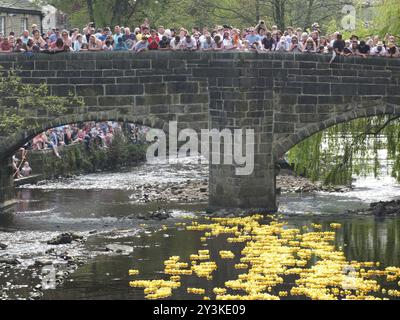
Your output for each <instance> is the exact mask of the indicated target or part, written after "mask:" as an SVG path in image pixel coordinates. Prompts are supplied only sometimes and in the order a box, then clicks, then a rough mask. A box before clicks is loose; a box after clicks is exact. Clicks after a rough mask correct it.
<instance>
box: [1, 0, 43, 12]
mask: <svg viewBox="0 0 400 320" xmlns="http://www.w3.org/2000/svg"><path fill="white" fill-rule="evenodd" d="M0 8H1V9H2V11H9V12H11V11H16V12H34V11H36V12H37V13H41V12H42V10H41V9H40V8H39V7H38V6H36V5H35V4H33V3H32V2H30V1H29V0H0Z"/></svg>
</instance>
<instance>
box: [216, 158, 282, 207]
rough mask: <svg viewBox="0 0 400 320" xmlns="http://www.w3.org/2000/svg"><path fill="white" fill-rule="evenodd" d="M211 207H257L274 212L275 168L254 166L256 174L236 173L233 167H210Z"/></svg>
mask: <svg viewBox="0 0 400 320" xmlns="http://www.w3.org/2000/svg"><path fill="white" fill-rule="evenodd" d="M209 179H210V182H209V183H210V193H209V205H210V208H242V209H257V212H260V213H269V212H275V211H276V210H277V205H276V192H275V179H276V176H275V167H274V166H262V165H260V164H257V163H256V165H255V169H254V172H253V174H251V175H248V176H237V175H235V168H234V167H233V166H226V165H219V166H211V167H210V177H209Z"/></svg>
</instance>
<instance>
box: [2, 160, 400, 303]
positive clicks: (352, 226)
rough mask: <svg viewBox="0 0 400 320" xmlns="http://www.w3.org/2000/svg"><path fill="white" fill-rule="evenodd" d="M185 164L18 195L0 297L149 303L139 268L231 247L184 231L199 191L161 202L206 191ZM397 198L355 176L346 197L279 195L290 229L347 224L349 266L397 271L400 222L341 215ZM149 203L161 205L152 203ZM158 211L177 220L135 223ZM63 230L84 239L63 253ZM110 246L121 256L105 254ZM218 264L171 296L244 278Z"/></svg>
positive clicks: (147, 270) (197, 170)
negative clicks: (209, 275) (134, 272)
mask: <svg viewBox="0 0 400 320" xmlns="http://www.w3.org/2000/svg"><path fill="white" fill-rule="evenodd" d="M189 160H190V159H189ZM189 160H186V161H182V162H179V163H175V164H169V165H166V164H159V165H149V164H143V165H140V166H138V167H135V168H132V169H129V170H126V171H124V172H119V173H96V174H90V175H84V176H78V177H75V178H71V179H62V180H54V181H48V182H42V183H40V184H38V185H29V186H24V187H22V188H20V189H18V198H19V203H18V205H17V206H16V207H15V208H14V209H13V211H11V212H9V213H4V214H2V215H0V243H3V244H6V245H7V248H6V249H5V250H1V251H0V258H4V257H7V258H16V259H17V260H18V264H17V265H10V264H0V289H1V290H0V298H2V299H27V298H34V299H144V294H143V289H139V288H131V287H130V286H129V281H131V280H132V276H129V275H128V270H129V269H132V268H135V269H139V270H140V279H154V278H157V279H161V278H163V268H164V264H163V262H164V261H165V260H167V259H168V258H169V257H171V256H181V257H189V255H190V254H193V253H195V252H196V251H197V250H199V249H202V248H207V249H208V250H210V251H212V252H218V251H220V250H225V248H226V246H227V245H226V241H225V240H226V239H223V238H215V239H210V241H207V244H205V243H204V242H202V241H201V239H200V236H199V234H198V233H196V232H192V231H187V230H185V227H184V226H183V225H182V224H189V223H190V221H191V219H194V218H195V217H198V216H201V214H204V208H205V207H206V202H205V199H206V197H204V196H203V197H196V196H195V194H200V193H199V192H198V190H196V192H197V193H193V195H192V196H191V197H186V198H185V200H186V201H182V198H181V197H180V196H179V193H177V196H176V197H175V198H173V197H169V198H168V197H167V198H166V197H164V198H160V199H158V198H157V196H158V194H162V192H163V191H165V190H167V189H172V190H174V188H175V186H181V187H183V188H184V187H185V186H187V185H190V184H194V185H195V188H199V186H204V185H205V184H206V180H207V167H206V166H203V165H199V164H193V163H192V162H191V161H189ZM154 185H156V186H157V188H154V187H152V186H154ZM399 195H400V186H399V185H397V184H396V182H395V181H394V180H393V179H392V178H390V177H383V178H381V180H376V179H373V178H371V177H367V178H360V179H357V180H356V181H355V183H354V189H352V190H351V191H349V192H346V193H329V194H328V193H323V192H317V193H313V194H308V195H306V194H283V195H281V196H280V198H279V204H280V209H279V212H280V213H281V214H282V217H281V219H282V220H284V221H285V222H287V223H288V227H293V228H299V229H301V228H303V227H304V226H310V225H312V224H321V225H322V230H328V229H329V226H330V224H331V223H339V224H341V227H340V228H339V229H338V230H336V236H335V241H334V243H335V246H336V247H337V248H341V250H343V252H344V254H345V256H346V259H348V260H349V261H350V260H357V261H374V262H379V263H380V264H381V267H385V266H396V267H399V266H400V248H399V246H400V217H397V216H391V217H379V218H378V217H374V216H360V215H346V214H344V213H345V211H346V210H347V209H349V208H351V209H357V208H364V207H367V206H368V205H369V203H370V202H373V201H380V200H391V199H396V198H398V197H399ZM152 197H153V198H156V199H157V201H156V202H154V201H153V202H152V201H149V200H148V199H152ZM159 208H163V209H166V210H167V211H169V212H170V214H171V218H169V219H166V220H162V221H159V220H142V219H138V215H140V214H141V213H144V212H149V211H156V210H158V209H159ZM201 219H202V218H201ZM63 232H75V233H77V234H79V235H81V236H83V237H84V238H85V239H87V240H86V241H74V242H72V244H65V245H60V246H53V245H48V244H47V243H46V242H47V241H48V240H50V239H52V238H54V237H56V236H57V235H59V234H60V233H63ZM110 244H117V245H120V246H122V247H121V248H122V249H120V250H119V251H117V252H115V250H114V251H113V250H108V251H106V249H105V248H106V246H107V245H110ZM242 247H243V246H241V245H240V244H238V245H235V246H231V250H232V251H233V252H236V253H237V254H239V253H240V250H241V249H242ZM125 249H126V250H125ZM215 260H216V261H217V264H218V266H219V267H218V271H216V272H215V274H214V277H213V280H212V281H207V280H206V279H204V278H199V277H194V276H192V277H188V278H187V279H185V280H184V281H185V286H182V288H179V289H177V290H175V291H174V294H173V296H172V298H173V299H193V298H201V296H193V295H189V294H187V292H186V291H185V289H184V288H186V287H188V286H190V287H200V288H206V290H207V292H208V291H211V290H212V288H214V287H221V286H223V285H224V282H225V281H227V280H232V279H235V278H236V277H237V276H238V274H240V271H239V270H235V269H234V268H232V267H229V265H228V262H227V261H226V260H223V259H219V258H218V257H215ZM49 274H50V275H51V274H52V276H51V277H50V278H49ZM47 278H48V279H50V280H46V279H47ZM52 279H53V280H52ZM44 280H46V281H47V282H46V281H45V282H44ZM52 281H53V282H54V281H55V282H54V283H52ZM55 284H58V285H57V286H55ZM381 284H382V285H384V283H383V282H382V283H381ZM287 285H289V283H288V284H287ZM385 285H386V284H385ZM397 289H398V288H397Z"/></svg>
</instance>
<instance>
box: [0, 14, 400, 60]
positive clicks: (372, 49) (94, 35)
mask: <svg viewBox="0 0 400 320" xmlns="http://www.w3.org/2000/svg"><path fill="white" fill-rule="evenodd" d="M128 50H131V51H134V52H136V53H139V52H143V51H147V50H173V51H176V50H187V51H197V50H202V51H221V50H239V51H279V52H295V53H303V52H304V53H320V54H324V53H333V54H335V55H344V56H354V55H358V56H363V57H366V56H369V55H370V56H382V57H400V50H399V47H398V45H397V39H396V37H395V36H393V35H389V34H388V35H386V37H384V39H381V38H380V37H379V36H371V37H368V38H366V39H360V38H359V37H358V36H357V35H352V36H351V37H350V39H344V38H343V35H342V34H341V33H340V32H335V33H333V34H329V35H323V34H322V32H321V30H320V26H319V24H318V23H314V24H313V25H312V26H311V28H310V29H308V31H305V30H303V29H302V28H293V27H287V28H286V29H285V30H279V29H278V27H277V26H272V27H267V25H266V23H265V21H260V22H259V23H258V24H257V25H256V26H254V27H250V28H245V29H243V30H239V29H237V28H234V27H232V26H229V25H223V26H216V27H215V28H213V29H209V28H203V29H202V30H200V28H197V27H193V28H192V30H190V31H189V30H187V29H185V28H179V29H166V28H164V26H159V27H158V28H156V29H153V28H151V27H150V23H149V21H148V20H147V19H145V20H144V22H143V23H142V24H141V25H140V27H136V28H134V30H133V31H131V29H130V28H129V27H126V26H125V27H121V26H115V27H114V28H113V29H111V28H109V27H104V28H96V26H95V24H94V23H92V22H91V23H88V24H87V25H86V26H85V27H84V28H83V29H82V31H81V30H80V29H78V28H75V29H72V30H70V31H67V30H59V29H52V30H50V31H48V32H46V33H43V34H42V33H41V32H40V30H39V29H38V26H37V25H33V26H32V30H31V31H28V30H25V31H24V32H23V33H22V35H17V34H15V33H14V32H10V34H9V35H8V36H1V35H0V53H1V52H3V53H7V52H26V53H34V52H47V53H56V52H65V51H73V52H80V51H128Z"/></svg>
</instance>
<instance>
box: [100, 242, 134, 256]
mask: <svg viewBox="0 0 400 320" xmlns="http://www.w3.org/2000/svg"><path fill="white" fill-rule="evenodd" d="M106 251H112V252H115V253H124V254H128V253H131V252H133V247H130V246H125V245H122V244H114V243H113V244H108V245H106Z"/></svg>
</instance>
